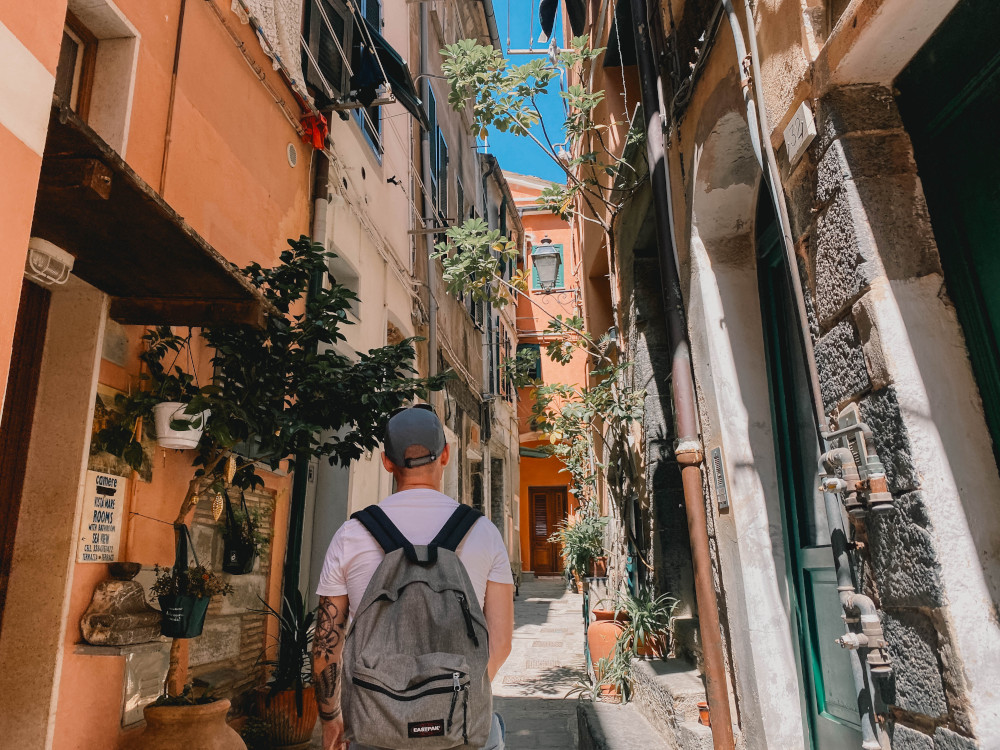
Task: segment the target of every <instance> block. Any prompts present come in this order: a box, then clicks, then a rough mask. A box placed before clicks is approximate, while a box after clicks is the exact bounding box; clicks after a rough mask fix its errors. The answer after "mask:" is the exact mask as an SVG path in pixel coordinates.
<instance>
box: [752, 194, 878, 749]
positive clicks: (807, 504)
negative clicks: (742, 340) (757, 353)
mask: <svg viewBox="0 0 1000 750" xmlns="http://www.w3.org/2000/svg"><path fill="white" fill-rule="evenodd" d="M762 203H763V204H766V208H764V207H763V206H762V210H761V212H760V214H759V215H758V227H762V229H761V231H759V232H758V236H757V250H758V256H757V275H758V283H759V289H760V300H761V315H762V321H763V328H764V347H765V353H766V365H767V376H768V385H769V387H770V394H771V417H772V425H773V433H774V447H775V454H776V458H777V469H778V486H779V491H780V493H781V501H782V508H783V511H784V517H783V518H782V519H781V520H782V522H783V523H782V525H783V528H784V536H785V556H786V561H787V575H788V578H789V580H790V581H791V582H792V586H791V590H790V591H789V592H788V594H789V603H790V610H791V621H792V622H791V625H792V631H793V633H794V634H795V636H796V640H797V646H798V652H797V654H796V659H797V663H798V667H799V679H800V685H801V692H802V712H803V722H804V723H805V725H806V731H807V733H808V737H807V744H808V746H809V747H812V748H817V750H841V748H844V749H845V750H846V749H847V748H857V747H860V746H861V724H860V718H859V715H858V699H857V693H856V692H855V688H854V679H853V676H852V672H851V663H850V654H849V652H847V651H845V650H843V649H841V648H840V647H839V646H837V645H836V644H835V643H834V641H835V640H836V639H837V638H839V637H840V636H841V635H843V633H844V622H843V620H842V619H841V617H842V614H843V612H842V610H841V606H840V597H839V595H838V593H837V578H836V573H835V571H834V567H833V553H832V551H831V548H830V532H829V527H828V525H827V521H826V511H825V506H824V504H823V496H822V494H821V493H820V492H819V491H818V489H817V488H818V487H819V479H818V476H817V466H818V464H819V455H820V449H819V441H818V438H817V435H816V428H815V419H814V417H813V414H812V409H811V403H812V402H811V400H810V397H809V386H808V381H807V379H806V369H805V357H804V353H803V352H802V347H801V342H800V340H799V336H798V334H797V322H796V318H795V315H796V313H795V308H794V304H793V301H792V300H793V297H792V294H791V291H790V289H789V283H788V278H787V274H786V271H785V258H784V252H783V250H782V247H781V242H780V234H779V231H778V228H777V226H776V224H775V223H774V216H773V213H771V211H770V203H769V201H768V199H767V197H766V196H765V197H764V198H763V200H762Z"/></svg>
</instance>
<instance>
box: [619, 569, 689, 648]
mask: <svg viewBox="0 0 1000 750" xmlns="http://www.w3.org/2000/svg"><path fill="white" fill-rule="evenodd" d="M621 606H622V609H623V610H624V612H625V614H626V616H627V618H628V619H627V621H626V624H625V630H624V633H623V637H624V638H625V639H626V642H627V643H629V645H630V648H631V651H632V654H633V655H635V656H639V657H642V658H644V659H661V658H663V657H664V656H666V655H667V653H669V651H670V623H671V618H672V617H673V613H674V608H675V607H676V606H677V600H676V599H674V598H673V597H671V596H670V595H669V594H660V595H659V596H657V595H656V594H655V593H654V591H653V588H652V587H651V586H641V587H640V588H639V591H638V593H637V594H634V595H628V596H625V597H623V598H622V602H621Z"/></svg>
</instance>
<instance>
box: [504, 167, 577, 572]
mask: <svg viewBox="0 0 1000 750" xmlns="http://www.w3.org/2000/svg"><path fill="white" fill-rule="evenodd" d="M506 177H507V182H508V184H509V185H510V189H511V193H512V195H513V197H514V201H515V203H516V205H517V207H518V208H519V209H521V221H522V223H523V224H524V231H525V235H526V236H527V237H528V239H529V242H531V243H533V244H536V245H537V244H538V243H540V242H541V241H542V239H543V238H544V237H548V238H549V239H551V240H552V242H553V243H554V244H557V245H558V244H561V245H562V246H563V289H564V290H566V291H563V292H560V293H554V294H541V293H539V292H536V291H534V290H531V289H529V291H528V294H529V296H530V301H529V300H526V299H524V298H523V297H519V298H518V305H517V332H518V343H519V344H539V345H540V346H541V350H542V359H541V371H542V372H541V375H542V381H543V382H545V383H570V384H578V383H583V382H585V381H586V378H587V357H586V355H585V354H583V353H582V352H580V353H577V354H576V355H575V356H574V357H573V359H572V360H571V361H570V362H569V363H568V364H565V365H563V364H560V363H558V362H553V361H552V360H550V359H549V358H548V357H547V356H545V344H546V343H547V342H548V341H550V340H551V338H550V337H549V336H546V335H544V333H543V331H544V330H545V328H546V326H547V325H548V323H549V320H550V319H551V318H550V316H554V315H562V316H563V317H564V318H566V317H571V316H574V315H579V314H580V299H581V297H580V295H579V294H578V293H575V292H573V291H571V290H579V289H580V280H579V272H580V254H579V252H578V248H577V246H576V244H575V242H574V237H573V231H572V229H571V228H570V226H569V224H568V223H567V222H566V221H564V220H562V219H560V218H559V217H558V216H555V215H553V214H552V213H550V212H548V211H539V210H537V208H535V207H534V206H535V204H534V202H535V200H536V199H537V198H538V196H540V195H541V192H542V188H543V187H544V185H545V182H544V181H541V180H538V179H536V178H533V177H525V176H522V175H514V174H510V173H507V174H506ZM530 252H531V247H530V246H529V247H528V253H529V255H530ZM528 270H531V261H530V258H529V260H528ZM533 403H534V395H533V389H531V388H522V389H520V391H519V392H518V422H519V430H520V444H521V446H522V447H525V448H539V447H542V446H544V445H545V444H546V443H543V442H540V441H539V439H538V438H539V436H538V434H537V433H535V432H533V431H532V429H531V424H530V421H531V409H532V405H533ZM531 487H568V475H567V474H566V472H565V471H563V463H562V461H560V460H559V459H558V458H554V457H549V458H530V457H528V456H522V457H521V463H520V482H519V489H520V493H519V494H520V516H521V517H520V537H521V549H522V550H523V552H522V564H523V566H524V569H525V570H531V569H532V562H531V507H530V506H531V495H530V492H529V489H530V488H531ZM567 497H568V499H569V509H568V510H569V512H570V513H572V512H573V509H574V508H575V507H576V503H575V499H574V498H573V496H572V495H568V496H567Z"/></svg>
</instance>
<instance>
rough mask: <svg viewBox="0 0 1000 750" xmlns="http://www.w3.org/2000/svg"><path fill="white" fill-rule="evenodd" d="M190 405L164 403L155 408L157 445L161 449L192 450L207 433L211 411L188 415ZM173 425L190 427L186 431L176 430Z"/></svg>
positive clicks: (171, 402)
mask: <svg viewBox="0 0 1000 750" xmlns="http://www.w3.org/2000/svg"><path fill="white" fill-rule="evenodd" d="M187 407H188V405H187V404H183V403H181V402H179V401H164V402H163V403H159V404H157V405H156V406H154V407H153V419H154V422H155V424H156V443H157V445H159V446H160V447H161V448H175V449H177V450H190V449H192V448H197V447H198V443H199V442H200V441H201V435H202V433H203V432H204V431H205V423H206V422H207V421H208V418H209V417H210V416H211V415H212V412H211V411H208V410H206V411H203V412H200V413H198V414H188V413H187V412H186V411H185V410H186V409H187ZM171 423H173V424H175V425H177V426H180V425H178V423H183V424H185V425H189V426H187V427H185V428H184V429H174V428H173V427H171V426H170V425H171Z"/></svg>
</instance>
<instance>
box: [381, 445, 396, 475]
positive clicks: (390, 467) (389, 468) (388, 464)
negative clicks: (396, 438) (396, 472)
mask: <svg viewBox="0 0 1000 750" xmlns="http://www.w3.org/2000/svg"><path fill="white" fill-rule="evenodd" d="M382 466H384V467H385V470H386V471H388V472H389V473H390V474H392V470H393V469H395V468H396V464H394V463H393V462H392V461H390V460H389V457H388V456H387V455H385V451H382Z"/></svg>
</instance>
